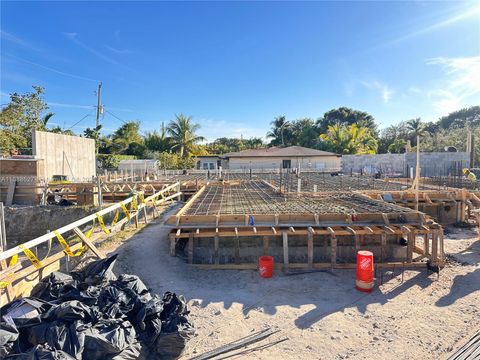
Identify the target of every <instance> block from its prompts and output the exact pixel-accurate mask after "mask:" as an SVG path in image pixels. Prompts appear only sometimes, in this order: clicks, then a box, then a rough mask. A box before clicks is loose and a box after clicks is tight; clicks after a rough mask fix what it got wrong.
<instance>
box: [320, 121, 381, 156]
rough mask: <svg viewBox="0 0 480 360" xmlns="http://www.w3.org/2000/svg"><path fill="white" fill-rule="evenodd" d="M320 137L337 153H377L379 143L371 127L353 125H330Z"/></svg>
mask: <svg viewBox="0 0 480 360" xmlns="http://www.w3.org/2000/svg"><path fill="white" fill-rule="evenodd" d="M320 138H321V139H322V140H323V141H325V142H326V143H327V145H329V147H330V149H331V151H333V152H335V153H337V154H375V153H376V152H377V147H378V143H377V140H376V139H375V137H374V136H373V135H372V133H371V131H370V129H369V128H366V127H358V126H357V125H356V124H352V125H340V124H334V125H330V126H329V127H328V129H327V132H326V133H325V134H321V135H320Z"/></svg>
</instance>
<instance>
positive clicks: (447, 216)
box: [363, 189, 480, 224]
mask: <svg viewBox="0 0 480 360" xmlns="http://www.w3.org/2000/svg"><path fill="white" fill-rule="evenodd" d="M363 193H364V194H366V195H368V196H370V197H371V198H373V199H378V200H381V201H386V202H389V203H394V204H396V205H400V206H404V207H408V208H411V209H414V208H415V206H416V196H415V193H414V192H412V191H365V192H363ZM418 202H419V204H418V206H419V210H420V211H422V212H424V213H426V214H428V215H430V216H432V217H434V218H435V219H436V220H437V221H438V222H439V223H441V224H451V223H460V222H465V221H466V220H468V219H469V218H470V215H471V213H472V212H473V210H475V209H477V208H479V207H480V199H479V198H478V196H477V195H476V194H475V193H474V192H471V191H468V190H466V189H460V190H459V189H448V190H421V191H419V194H418Z"/></svg>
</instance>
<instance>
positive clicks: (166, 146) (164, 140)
mask: <svg viewBox="0 0 480 360" xmlns="http://www.w3.org/2000/svg"><path fill="white" fill-rule="evenodd" d="M143 141H144V144H145V147H146V149H147V150H149V151H159V152H162V151H168V150H170V148H171V140H170V138H169V137H168V136H167V130H166V129H165V128H164V127H163V126H162V130H161V132H158V131H156V130H154V131H151V132H147V133H146V134H145V136H144V138H143Z"/></svg>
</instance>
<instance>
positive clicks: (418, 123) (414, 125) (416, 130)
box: [407, 118, 425, 145]
mask: <svg viewBox="0 0 480 360" xmlns="http://www.w3.org/2000/svg"><path fill="white" fill-rule="evenodd" d="M407 126H408V128H409V129H410V131H411V132H412V133H413V135H415V145H417V144H418V140H419V139H420V137H421V136H422V135H423V134H425V124H424V123H423V122H422V120H421V119H420V118H416V119H411V120H408V121H407Z"/></svg>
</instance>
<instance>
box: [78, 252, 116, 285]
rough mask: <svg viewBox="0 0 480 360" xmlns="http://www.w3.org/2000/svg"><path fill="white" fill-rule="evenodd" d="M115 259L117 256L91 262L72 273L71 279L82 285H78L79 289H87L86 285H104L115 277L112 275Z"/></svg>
mask: <svg viewBox="0 0 480 360" xmlns="http://www.w3.org/2000/svg"><path fill="white" fill-rule="evenodd" d="M116 259H117V254H115V255H112V256H110V257H108V258H106V259H101V260H97V261H93V262H91V263H89V264H87V265H86V266H85V267H84V268H83V269H82V270H79V271H72V272H71V275H72V277H73V278H74V279H75V280H77V281H79V282H81V283H84V284H79V288H80V287H82V288H87V287H88V285H105V284H107V283H108V282H109V281H111V280H116V279H117V277H116V276H115V274H114V273H113V271H112V270H113V266H114V265H115V261H116Z"/></svg>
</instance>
